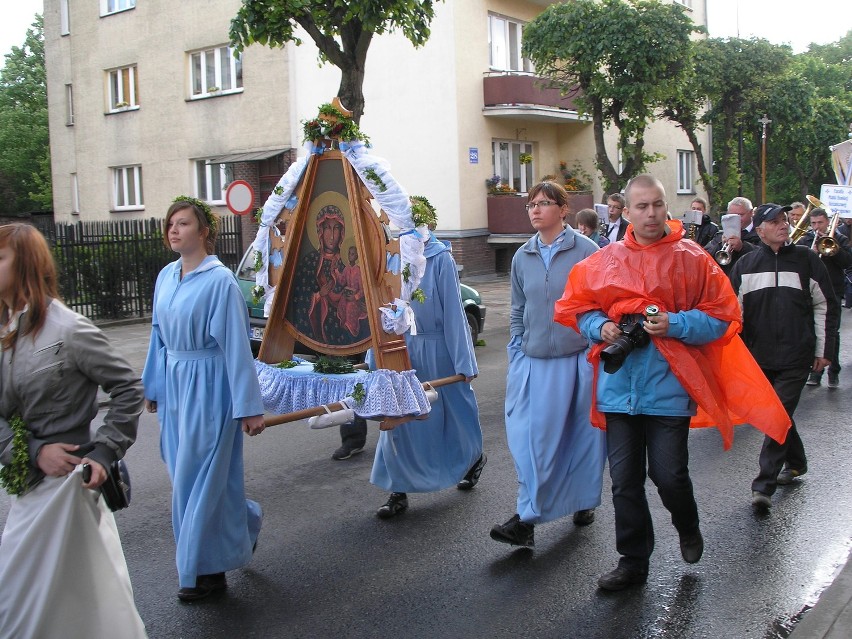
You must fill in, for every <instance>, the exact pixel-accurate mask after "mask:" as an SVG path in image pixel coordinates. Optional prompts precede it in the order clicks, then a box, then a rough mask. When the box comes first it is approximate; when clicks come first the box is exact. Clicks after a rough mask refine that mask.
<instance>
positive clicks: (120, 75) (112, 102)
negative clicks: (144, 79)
mask: <svg viewBox="0 0 852 639" xmlns="http://www.w3.org/2000/svg"><path fill="white" fill-rule="evenodd" d="M107 75H108V82H109V105H108V109H109V111H110V113H112V112H115V111H127V110H128V109H138V108H139V78H138V75H137V73H136V65H134V66H131V67H122V68H120V69H113V70H112V71H109V72H107Z"/></svg>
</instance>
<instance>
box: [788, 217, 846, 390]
mask: <svg viewBox="0 0 852 639" xmlns="http://www.w3.org/2000/svg"><path fill="white" fill-rule="evenodd" d="M810 219H811V228H812V230H811V231H809V232H808V233H807V234H806V235H805V236H804V237H803V238H802V239H801V240H799V241H798V244H801V245H803V246H807V247H811V246H813V245H814V238H816V237H817V236H818V237H820V238H822V237H826V236H827V235H828V231H829V228H830V226H829V225H830V222H829V216H828V212H827V211H826V210H825V209H820V208H817V209H814V210H813V211H811V216H810ZM834 242H835V243H836V244H837V251H836V252H835V253H834V255H820V254H819V251H817V254H818V255H820V259H821V260H822V263H823V264H825V268H826V270H827V271H828V277H829V278H830V279H831V285H832V286H833V287H834V295H835V296H836V297H837V303H838V304H841V303H842V302H843V293H844V292H845V290H846V269H847V268H849V267H850V266H852V251H850V250H849V239H848V238H847V237H846V236H845V235H841V234H840V233H835V234H834ZM836 338H837V339H836V341H835V345H834V353H832V355H831V357H829V359H830V360H831V364H829V366H828V387H829V388H837V387H839V386H840V323H839V321H838V325H837V335H836ZM821 382H822V373H817V372H813V373H811V374H810V376H809V377H808V386H819V385H820V383H821Z"/></svg>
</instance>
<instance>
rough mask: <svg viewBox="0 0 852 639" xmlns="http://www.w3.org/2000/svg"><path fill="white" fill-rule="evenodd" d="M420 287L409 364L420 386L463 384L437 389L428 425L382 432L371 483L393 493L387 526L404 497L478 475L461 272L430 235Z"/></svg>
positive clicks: (384, 512)
mask: <svg viewBox="0 0 852 639" xmlns="http://www.w3.org/2000/svg"><path fill="white" fill-rule="evenodd" d="M423 255H424V257H425V258H426V270H425V273H424V275H423V278H422V279H421V280H420V288H421V289H422V290H423V293H424V295H425V302H423V303H421V302H417V301H416V300H412V302H411V307H412V310H413V311H414V317H415V322H416V325H417V326H416V328H417V335H406V336H405V341H406V344H407V346H408V353H409V356H410V357H411V364H412V366H413V367H414V369H415V370H416V371H417V378H418V379H419V380H420V381H428V380H430V379H438V378H441V377H449V376H452V375H457V374H462V375H464V376H465V381H463V382H458V383H455V384H449V385H448V386H442V387H441V389H440V395H441V397H440V401H438V402H435V403H434V404H433V405H432V410H431V411H430V412H429V417H428V418H427V419H425V420H422V421H411V422H407V423H405V424H402V425H400V426H397V427H396V428H394V429H393V430H387V431H382V432H381V434H380V435H379V442H378V445H377V446H376V457H375V460H374V462H373V472H372V475H371V476H370V482H372V483H373V484H375V485H376V486H379V487H381V488H384V489H385V490H388V491H391V495H390V497H389V498H388V501H387V503H385V504H384V505H383V506H382V507H381V508H379V510H378V512H377V514H378V516H379V517H381V518H382V519H388V518H390V517H393V516H395V515H398V514H399V513H401V512H403V511H404V510H405V509H406V508H408V495H407V493H427V492H434V491H438V490H443V489H444V488H449V487H450V486H453V485H456V486H457V487H458V488H459V489H461V490H468V489H470V488H473V487H474V486H475V485H476V483H477V481H479V475H480V473H481V472H482V467H483V466H484V465H485V461H486V458H485V455H484V454H483V453H482V430H481V428H480V426H479V407H478V406H477V404H476V397H475V396H474V394H473V388H472V387H471V385H470V382H471V380H472V379H473V378H474V377H476V375H477V374H478V372H479V369H478V368H477V366H476V358H475V356H474V354H473V342H472V341H471V338H470V329H469V327H468V324H467V317H466V316H465V314H464V307H463V305H462V301H461V292H460V291H459V278H458V270H457V269H456V262H455V260H454V259H453V257H452V254H451V253H450V251H449V247H448V246H447V245H445V244H444V243H442V242H440V241H439V240H437V239H436V238H435V237H434V235H431V234H430V238H429V240H428V241H427V242H426V245H425V247H424V252H423Z"/></svg>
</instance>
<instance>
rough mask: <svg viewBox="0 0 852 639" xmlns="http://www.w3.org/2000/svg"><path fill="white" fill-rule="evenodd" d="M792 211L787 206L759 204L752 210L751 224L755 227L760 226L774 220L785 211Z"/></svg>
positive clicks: (771, 203) (770, 203) (768, 203)
mask: <svg viewBox="0 0 852 639" xmlns="http://www.w3.org/2000/svg"><path fill="white" fill-rule="evenodd" d="M792 210H793V209H792V207H789V206H781V205H780V204H774V203H773V202H767V203H766V204H761V205H760V206H758V207H757V208H756V209H755V210H754V217H752V222H753V223H754V225H755V226H760V225H761V224H763V223H764V222H766V221H767V220H774V219H775V218H776V217H778V216H779V215H781V214H782V213H786V212H787V211H792Z"/></svg>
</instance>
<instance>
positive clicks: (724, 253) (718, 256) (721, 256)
mask: <svg viewBox="0 0 852 639" xmlns="http://www.w3.org/2000/svg"><path fill="white" fill-rule="evenodd" d="M713 259H715V260H716V261H717V262H718V263H719V265H720V266H727V265H728V264H730V263H731V259H732V256H731V243H730V242H725V243H724V244H722V248H720V249H719V250H718V251H716V252H715V253H714V254H713Z"/></svg>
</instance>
